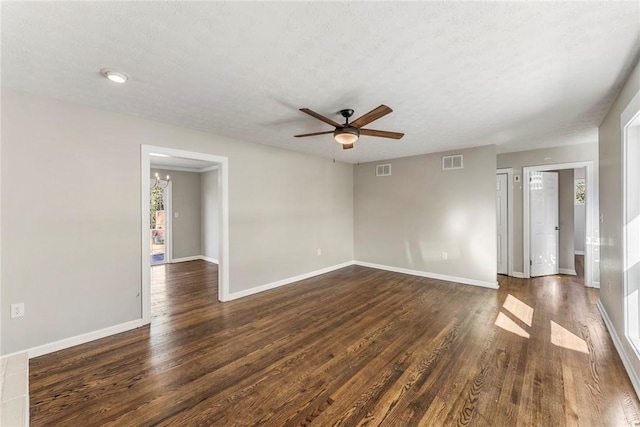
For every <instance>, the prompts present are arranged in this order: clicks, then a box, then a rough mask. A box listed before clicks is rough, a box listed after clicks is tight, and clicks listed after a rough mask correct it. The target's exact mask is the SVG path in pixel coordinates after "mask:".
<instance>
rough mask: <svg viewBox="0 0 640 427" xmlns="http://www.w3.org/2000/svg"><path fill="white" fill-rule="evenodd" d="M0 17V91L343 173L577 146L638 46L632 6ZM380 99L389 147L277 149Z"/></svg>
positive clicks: (66, 7)
mask: <svg viewBox="0 0 640 427" xmlns="http://www.w3.org/2000/svg"><path fill="white" fill-rule="evenodd" d="M0 7H1V8H2V21H1V23H2V27H1V28H2V34H1V35H2V69H1V71H2V85H3V87H6V88H11V89H16V90H21V91H26V92H31V93H35V94H40V95H44V96H49V97H53V98H58V99H63V100H67V101H71V102H75V103H80V104H84V105H90V106H94V107H98V108H104V109H107V110H113V111H118V112H122V113H125V114H130V115H134V116H138V117H143V118H146V119H151V120H157V121H161V122H166V123H171V124H175V125H178V126H184V127H188V128H195V129H200V130H203V131H207V132H211V133H215V134H219V135H225V136H229V137H233V138H237V139H241V140H245V141H251V142H255V143H262V144H268V145H273V146H277V147H282V148H285V149H289V150H295V151H300V152H305V153H309V154H312V155H317V156H322V157H327V158H331V157H332V156H334V152H335V156H336V159H337V160H339V161H345V162H350V163H355V162H358V161H360V162H364V161H373V160H381V159H388V158H394V157H402V156H408V155H414V154H421V153H427V152H435V151H442V150H448V149H458V148H464V147H471V146H478V145H485V144H497V146H498V152H507V151H518V150H523V149H529V148H536V147H544V146H555V145H562V144H574V143H581V142H590V141H593V140H594V139H595V138H596V137H597V129H596V128H597V126H598V125H599V124H600V122H601V121H602V119H603V117H604V114H605V113H606V111H607V110H608V108H609V107H610V105H611V103H612V101H613V99H614V97H615V95H616V94H617V92H618V90H619V88H620V85H621V84H622V83H623V82H624V80H625V79H626V78H627V76H628V73H629V71H630V68H631V67H632V66H633V65H634V63H635V62H636V61H637V60H638V57H639V52H640V2H621V3H615V2H608V1H607V2H567V3H564V2H563V3H560V2H544V3H537V2H536V3H532V2H531V3H527V2H515V3H503V2H495V3H494V2H492V3H489V2H486V3H483V2H465V3H455V2H444V3H443V2H427V3H425V2H410V3H407V2H402V3H398V2H375V3H365V2H349V3H346V2H312V3H306V2H285V3H280V2H233V3H230V2H162V3H156V2H37V3H31V2H2V3H1V6H0ZM103 67H110V68H113V69H116V70H119V71H122V72H125V73H127V74H129V75H130V76H131V79H130V81H129V82H128V83H127V84H125V85H116V84H114V83H111V82H109V81H107V80H106V79H104V78H103V77H101V76H100V74H99V70H100V69H101V68H103ZM380 104H386V105H388V106H390V107H391V108H393V109H394V112H393V113H391V114H389V115H388V116H385V117H383V118H382V119H380V120H378V121H375V122H374V123H372V124H370V125H368V126H367V127H368V128H372V129H380V130H390V131H400V132H404V133H405V137H404V138H403V139H402V140H400V141H395V140H389V139H383V138H373V137H362V138H361V139H360V141H359V142H358V143H356V147H355V148H354V149H352V150H341V149H340V146H339V145H338V144H337V143H335V142H334V141H333V140H332V137H331V135H323V136H316V137H309V138H304V139H296V138H293V135H294V134H299V133H306V132H317V131H324V130H331V128H330V127H329V126H328V125H326V124H324V123H322V122H320V121H318V120H316V119H314V118H312V117H310V116H308V115H306V114H303V113H302V112H300V111H298V108H301V107H307V108H310V109H312V110H314V111H317V112H318V113H321V114H324V115H326V116H329V117H330V118H333V119H334V120H336V121H338V122H342V118H341V117H340V116H338V115H336V114H335V113H336V112H337V111H338V110H340V109H343V108H353V109H354V110H356V113H355V116H356V117H357V116H360V115H362V114H364V113H366V112H367V111H369V110H371V109H373V108H375V107H377V106H378V105H380Z"/></svg>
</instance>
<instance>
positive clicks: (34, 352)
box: [20, 319, 145, 359]
mask: <svg viewBox="0 0 640 427" xmlns="http://www.w3.org/2000/svg"><path fill="white" fill-rule="evenodd" d="M144 325H145V322H144V321H143V320H142V319H137V320H132V321H130V322H125V323H121V324H119V325H114V326H109V327H108V328H104V329H99V330H97V331H93V332H87V333H86V334H82V335H76V336H75V337H70V338H64V339H61V340H59V341H54V342H51V343H48V344H43V345H40V346H37V347H33V348H30V349H28V350H26V352H27V354H28V355H29V359H32V358H34V357H38V356H42V355H44V354H48V353H53V352H54V351H59V350H64V349H65V348H69V347H73V346H76V345H79V344H85V343H88V342H89V341H93V340H97V339H100V338H104V337H108V336H109V335H115V334H119V333H121V332H126V331H130V330H132V329H136V328H139V327H141V326H144ZM23 351H24V350H23ZM20 353H22V352H20Z"/></svg>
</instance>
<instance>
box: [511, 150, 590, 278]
mask: <svg viewBox="0 0 640 427" xmlns="http://www.w3.org/2000/svg"><path fill="white" fill-rule="evenodd" d="M578 168H585V183H586V186H587V191H586V201H585V210H586V218H585V234H584V235H585V246H584V285H585V286H588V287H592V288H599V287H600V282H598V281H595V280H594V272H595V269H596V267H597V266H598V265H599V256H598V255H599V248H598V246H599V234H600V230H599V225H598V224H599V220H598V192H597V189H596V186H597V184H598V170H597V169H596V168H594V165H593V161H591V160H589V161H582V162H570V163H557V164H552V165H540V166H526V167H523V168H522V179H523V186H522V234H523V236H522V240H523V248H522V254H523V256H522V263H523V270H524V277H525V278H527V279H529V278H531V268H530V264H529V262H530V260H531V225H530V215H531V212H530V201H529V198H530V197H529V196H530V194H529V182H530V176H531V172H549V171H555V170H562V169H578ZM596 264H597V265H596Z"/></svg>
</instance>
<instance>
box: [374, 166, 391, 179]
mask: <svg viewBox="0 0 640 427" xmlns="http://www.w3.org/2000/svg"><path fill="white" fill-rule="evenodd" d="M389 175H391V164H386V165H376V176H389Z"/></svg>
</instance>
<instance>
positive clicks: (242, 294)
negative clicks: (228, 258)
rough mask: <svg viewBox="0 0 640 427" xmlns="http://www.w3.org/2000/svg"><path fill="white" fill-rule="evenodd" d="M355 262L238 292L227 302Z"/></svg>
mask: <svg viewBox="0 0 640 427" xmlns="http://www.w3.org/2000/svg"><path fill="white" fill-rule="evenodd" d="M353 263H354V262H353V261H347V262H343V263H342V264H336V265H332V266H331V267H326V268H322V269H320V270H316V271H312V272H310V273H305V274H301V275H299V276H295V277H289V278H288V279H282V280H278V281H276V282H271V283H267V284H265V285H260V286H256V287H255V288H251V289H245V290H244V291H238V292H234V293H231V294H229V299H228V300H227V301H231V300H234V299H238V298H242V297H247V296H249V295H253V294H257V293H259V292H264V291H268V290H270V289H274V288H279V287H280V286H285V285H289V284H291V283H294V282H298V281H300V280H304V279H308V278H310V277H314V276H319V275H321V274H325V273H329V272H332V271H334V270H339V269H341V268H345V267H349V266H350V265H353Z"/></svg>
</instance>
